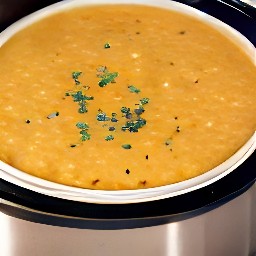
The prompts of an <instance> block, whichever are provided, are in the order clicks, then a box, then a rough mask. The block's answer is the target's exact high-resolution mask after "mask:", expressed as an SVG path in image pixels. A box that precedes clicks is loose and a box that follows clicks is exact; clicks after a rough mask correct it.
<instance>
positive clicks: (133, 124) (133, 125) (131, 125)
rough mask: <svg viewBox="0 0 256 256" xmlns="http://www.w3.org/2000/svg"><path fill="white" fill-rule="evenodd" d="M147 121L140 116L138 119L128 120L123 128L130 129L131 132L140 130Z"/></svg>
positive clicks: (124, 129)
mask: <svg viewBox="0 0 256 256" xmlns="http://www.w3.org/2000/svg"><path fill="white" fill-rule="evenodd" d="M146 123H147V121H146V120H145V119H143V118H139V119H138V120H136V121H127V122H126V123H125V125H124V126H122V130H123V131H126V130H129V131H130V132H138V131H139V129H140V128H142V127H143V126H144V125H145V124H146Z"/></svg>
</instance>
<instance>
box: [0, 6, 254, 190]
mask: <svg viewBox="0 0 256 256" xmlns="http://www.w3.org/2000/svg"><path fill="white" fill-rule="evenodd" d="M0 65H1V70H0V81H1V85H0V95H1V96H0V144H1V149H0V159H1V160H2V161H3V162H5V163H7V164H9V165H11V166H14V167H15V168H17V169H19V170H22V171H24V172H26V173H29V174H31V175H33V176H36V177H40V178H43V179H46V180H50V181H53V182H56V183H60V184H65V185H69V186H74V187H81V188H90V189H100V190H122V189H139V188H149V187H157V186H161V185H166V184H172V183H176V182H180V181H184V180H187V179H190V178H193V177H196V176H198V175H200V174H203V173H205V172H207V171H209V170H211V169H212V168H214V167H216V166H218V165H219V164H221V163H222V162H223V161H225V160H226V159H227V158H229V157H230V156H232V155H233V154H234V153H235V152H236V151H237V150H238V149H239V148H240V147H241V146H242V145H243V144H245V142H246V141H247V140H248V139H249V138H250V137H251V136H252V134H253V133H254V131H255V130H256V118H255V117H256V104H255V103H256V102H255V99H256V72H255V71H256V68H255V65H254V64H253V63H252V61H251V60H250V59H249V58H248V56H246V54H245V53H244V52H242V50H241V49H240V48H239V47H238V46H236V45H235V44H234V43H232V42H231V41H230V40H229V39H228V38H226V37H225V36H223V35H222V34H221V33H220V32H218V31H216V30H215V29H213V28H212V27H210V26H209V25H207V24H205V23H203V22H201V21H200V20H197V19H195V18H192V17H189V16H186V15H184V14H180V13H178V12H175V11H170V10H165V9H161V8H156V7H150V6H141V5H128V4H120V5H118V4H115V5H99V6H90V7H84V8H79V9H76V8H75V9H72V10H69V11H62V12H60V13H57V14H54V15H52V16H50V17H47V18H46V19H43V20H41V21H38V22H36V23H35V24H33V25H31V26H29V27H28V28H25V29H23V30H22V31H21V32H18V33H17V34H15V35H14V36H13V37H12V38H11V39H10V40H8V41H7V42H6V43H5V44H4V45H2V46H1V48H0Z"/></svg>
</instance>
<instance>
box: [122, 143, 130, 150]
mask: <svg viewBox="0 0 256 256" xmlns="http://www.w3.org/2000/svg"><path fill="white" fill-rule="evenodd" d="M122 148H124V149H131V148H132V146H131V145H130V144H123V145H122Z"/></svg>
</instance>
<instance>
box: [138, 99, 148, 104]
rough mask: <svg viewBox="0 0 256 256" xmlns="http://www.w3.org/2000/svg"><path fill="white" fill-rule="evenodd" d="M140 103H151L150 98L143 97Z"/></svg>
mask: <svg viewBox="0 0 256 256" xmlns="http://www.w3.org/2000/svg"><path fill="white" fill-rule="evenodd" d="M140 103H141V104H142V105H145V104H148V103H149V98H143V99H141V100H140Z"/></svg>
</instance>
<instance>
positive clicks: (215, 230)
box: [0, 185, 256, 256]
mask: <svg viewBox="0 0 256 256" xmlns="http://www.w3.org/2000/svg"><path fill="white" fill-rule="evenodd" d="M0 255H1V256H66V255H68V256H71V255H72V256H103V255H104V256H114V255H118V256H131V255H132V256H143V255H147V256H194V255H195V256H216V255H217V256H248V255H250V256H252V255H256V186H255V185H254V186H253V187H251V188H250V189H249V190H247V191H246V192H245V193H244V194H242V195H240V196H239V197H237V198H235V199H233V200H232V201H229V202H228V203H226V204H224V205H222V206H221V207H219V208H216V209H214V210H212V211H210V212H207V213H204V214H202V215H199V216H197V217H193V218H190V219H186V220H183V221H180V222H174V223H169V224H165V225H161V226H155V227H146V228H139V229H124V230H88V229H75V228H65V227H58V226H49V225H44V224H38V223H33V222H29V221H24V220H21V219H17V218H14V217H10V216H8V215H6V214H3V213H0Z"/></svg>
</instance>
